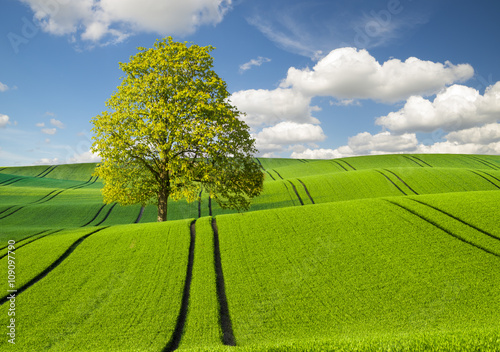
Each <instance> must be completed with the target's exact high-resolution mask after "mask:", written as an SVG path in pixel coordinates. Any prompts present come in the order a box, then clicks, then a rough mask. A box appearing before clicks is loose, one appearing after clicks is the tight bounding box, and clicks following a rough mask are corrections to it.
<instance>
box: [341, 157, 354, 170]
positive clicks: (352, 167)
mask: <svg viewBox="0 0 500 352" xmlns="http://www.w3.org/2000/svg"><path fill="white" fill-rule="evenodd" d="M339 161H342V162H344V163H345V164H346V165H347V166H349V167H350V168H351V169H353V170H356V168H355V167H354V166H352V165H351V164H349V163H348V162H347V161H345V160H343V159H339Z"/></svg>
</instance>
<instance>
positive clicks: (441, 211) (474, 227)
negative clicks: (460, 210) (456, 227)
mask: <svg viewBox="0 0 500 352" xmlns="http://www.w3.org/2000/svg"><path fill="white" fill-rule="evenodd" d="M410 199H411V200H412V201H414V202H417V203H420V204H422V205H425V206H427V207H429V208H432V209H434V210H436V211H439V212H440V213H442V214H444V215H447V216H449V217H450V218H452V219H455V220H456V221H459V222H461V223H462V224H464V225H467V226H469V227H471V228H473V229H474V230H476V231H479V232H481V233H482V234H484V235H486V236H489V237H491V238H494V239H496V240H499V241H500V237H498V236H495V235H493V234H491V233H489V232H487V231H484V230H482V229H480V228H479V227H476V226H474V225H472V224H469V223H468V222H465V221H463V220H462V219H460V218H457V217H456V216H455V215H452V214H450V213H448V212H446V211H444V210H442V209H439V208H437V207H435V206H433V205H430V204H427V203H424V202H422V201H421V200H417V199H412V198H410Z"/></svg>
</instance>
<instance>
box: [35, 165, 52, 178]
mask: <svg viewBox="0 0 500 352" xmlns="http://www.w3.org/2000/svg"><path fill="white" fill-rule="evenodd" d="M51 167H52V166H49V167H48V168H46V169H45V170H43V171H42V172H40V173H39V174H38V175H36V176H34V177H40V176H41V175H42V174H43V173H45V172H47V171H48V170H49V169H50V168H51Z"/></svg>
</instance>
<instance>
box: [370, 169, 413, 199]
mask: <svg viewBox="0 0 500 352" xmlns="http://www.w3.org/2000/svg"><path fill="white" fill-rule="evenodd" d="M375 171H376V172H378V173H379V174H381V175H382V176H384V177H385V178H386V179H387V180H389V182H390V183H392V184H393V185H394V187H396V188H397V189H398V190H399V191H400V192H401V193H403V194H404V195H405V196H407V194H406V193H405V192H404V191H403V190H402V189H401V188H399V186H398V185H397V184H396V183H394V181H393V180H391V179H390V178H389V176H387V175H386V174H384V173H383V172H382V171H380V170H375Z"/></svg>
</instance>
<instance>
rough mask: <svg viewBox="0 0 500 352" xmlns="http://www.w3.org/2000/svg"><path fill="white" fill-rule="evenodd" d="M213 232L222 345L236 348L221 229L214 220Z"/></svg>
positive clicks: (213, 219)
mask: <svg viewBox="0 0 500 352" xmlns="http://www.w3.org/2000/svg"><path fill="white" fill-rule="evenodd" d="M212 230H213V233H214V265H215V276H216V286H217V298H218V301H219V314H220V315H219V324H220V328H221V330H222V343H223V344H224V345H226V346H236V339H235V337H234V332H233V324H232V322H231V316H230V314H229V306H228V304H227V296H226V284H225V282H224V273H223V271H222V260H221V255H220V244H219V229H218V227H217V221H216V220H215V218H212Z"/></svg>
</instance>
